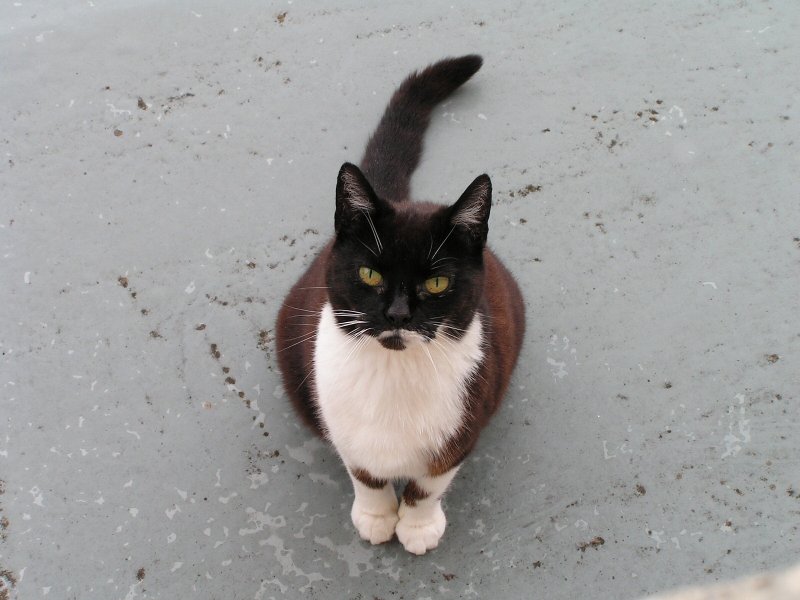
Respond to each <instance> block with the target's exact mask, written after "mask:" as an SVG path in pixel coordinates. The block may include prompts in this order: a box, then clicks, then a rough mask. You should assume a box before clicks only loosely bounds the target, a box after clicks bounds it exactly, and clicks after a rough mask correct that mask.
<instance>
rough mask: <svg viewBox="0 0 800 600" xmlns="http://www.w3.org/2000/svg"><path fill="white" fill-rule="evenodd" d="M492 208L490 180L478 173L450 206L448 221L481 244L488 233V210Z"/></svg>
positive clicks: (484, 242)
mask: <svg viewBox="0 0 800 600" xmlns="http://www.w3.org/2000/svg"><path fill="white" fill-rule="evenodd" d="M491 209H492V180H491V179H489V176H488V175H486V174H483V175H478V177H476V178H475V181H473V182H472V183H470V184H469V186H467V189H466V190H464V193H463V194H461V197H460V198H459V199H458V200H457V201H456V203H455V204H454V205H453V206H451V207H450V222H451V223H452V224H453V225H455V226H456V227H457V228H459V229H461V230H462V231H464V232H465V233H467V234H468V235H469V237H470V238H472V239H473V240H474V241H476V242H480V244H481V245H484V244H486V236H487V235H488V234H489V211H491Z"/></svg>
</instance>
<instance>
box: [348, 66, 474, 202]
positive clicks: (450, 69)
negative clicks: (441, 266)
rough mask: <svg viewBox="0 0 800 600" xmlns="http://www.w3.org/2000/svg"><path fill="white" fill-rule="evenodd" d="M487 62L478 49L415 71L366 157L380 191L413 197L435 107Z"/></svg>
mask: <svg viewBox="0 0 800 600" xmlns="http://www.w3.org/2000/svg"><path fill="white" fill-rule="evenodd" d="M482 64H483V59H482V58H481V57H480V56H478V55H477V54H468V55H467V56H461V57H459V58H446V59H444V60H441V61H439V62H437V63H434V64H432V65H430V66H429V67H427V68H425V69H423V70H422V71H419V72H415V73H412V74H411V75H409V76H408V77H407V78H406V80H405V81H404V82H403V83H402V84H401V85H400V87H399V88H397V91H395V93H394V95H393V96H392V99H391V100H390V101H389V106H387V107H386V112H385V113H383V117H382V118H381V121H380V123H378V127H377V129H376V130H375V133H373V134H372V137H371V138H370V139H369V142H368V143H367V148H366V150H365V151H364V158H362V159H361V169H362V170H363V172H364V175H366V177H367V180H368V181H369V182H370V184H372V187H373V188H374V190H375V192H376V193H377V194H378V196H380V197H381V198H383V199H385V200H390V201H395V202H400V201H403V200H406V199H408V195H409V181H410V179H411V174H412V173H413V172H414V169H416V167H417V165H418V164H419V159H420V157H421V155H422V142H423V138H424V136H425V130H426V129H427V128H428V123H429V122H430V119H431V112H432V111H433V109H434V107H435V106H436V105H437V104H438V103H439V102H441V101H442V100H444V99H445V98H447V97H448V96H449V95H450V94H452V93H453V92H454V91H455V90H456V89H457V88H458V87H459V86H460V85H461V84H462V83H464V82H465V81H467V80H468V79H469V78H470V77H472V76H473V75H474V74H475V72H476V71H477V70H478V69H480V68H481V65H482Z"/></svg>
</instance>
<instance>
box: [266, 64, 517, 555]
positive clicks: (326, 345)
mask: <svg viewBox="0 0 800 600" xmlns="http://www.w3.org/2000/svg"><path fill="white" fill-rule="evenodd" d="M481 64H482V59H481V57H479V56H474V55H470V56H464V57H460V58H451V59H446V60H443V61H440V62H438V63H435V64H433V65H431V66H429V67H427V68H426V69H424V70H422V71H420V72H418V73H413V74H411V75H410V76H409V77H408V78H407V79H406V80H405V81H404V82H403V83H402V85H401V86H400V87H399V88H398V89H397V91H396V92H395V93H394V95H393V97H392V99H391V101H390V103H389V106H388V107H387V109H386V112H385V113H384V115H383V118H382V119H381V121H380V123H379V125H378V128H377V130H376V131H375V133H374V134H373V136H372V137H371V138H370V140H369V143H368V144H367V148H366V151H365V154H364V158H363V159H362V161H361V169H359V168H358V167H356V166H355V165H353V164H349V163H346V164H344V165H343V166H342V168H341V170H340V171H339V176H338V180H337V184H336V213H335V217H334V224H335V236H334V238H333V239H332V240H331V241H330V242H329V243H328V244H327V245H326V246H325V248H323V250H322V251H321V252H320V254H319V255H318V256H317V257H316V259H315V260H314V261H313V263H312V264H311V266H310V267H309V268H308V270H307V271H306V272H305V273H304V274H303V275H302V277H300V279H299V281H298V282H297V283H296V284H295V285H294V287H293V288H292V289H291V291H290V292H289V294H288V296H287V297H286V300H285V301H284V303H283V306H282V307H281V310H280V313H279V315H278V323H277V336H276V337H277V339H276V343H277V349H278V357H279V361H278V362H279V365H280V368H281V372H282V374H283V381H284V385H285V387H286V391H287V392H288V394H289V397H290V398H291V400H292V402H293V404H294V406H295V408H296V410H297V412H298V413H299V415H300V416H301V417H302V418H303V419H304V421H305V422H306V423H307V424H308V425H309V426H310V427H311V428H312V429H313V430H314V431H315V432H316V433H317V434H318V435H320V436H322V437H324V438H325V439H327V440H328V441H330V442H331V443H332V444H333V446H334V448H335V449H336V451H337V452H338V454H339V456H340V457H341V458H342V460H343V461H344V464H345V466H346V467H347V470H348V472H349V473H350V477H351V479H352V481H353V487H354V489H355V500H354V501H353V508H352V511H351V516H352V520H353V524H354V525H355V527H356V529H357V530H358V532H359V534H360V535H361V537H362V538H364V539H365V540H369V541H370V542H371V543H373V544H379V543H382V542H386V541H388V540H390V539H391V538H392V536H393V535H394V534H395V533H396V534H397V537H398V538H399V540H400V542H402V544H403V546H404V547H405V548H406V550H408V551H409V552H413V553H415V554H424V553H425V552H426V551H427V550H430V549H432V548H435V547H436V546H437V544H438V543H439V540H440V538H441V537H442V534H443V533H444V530H445V523H446V521H445V515H444V512H443V510H442V506H441V499H442V496H443V495H444V493H445V491H446V489H447V487H448V486H449V485H450V482H451V481H452V480H453V477H455V475H456V472H457V471H458V468H459V465H460V464H461V462H462V461H463V459H464V458H465V457H466V456H467V454H468V453H469V452H470V451H471V450H472V448H473V446H474V445H475V442H476V441H477V438H478V434H479V432H480V430H481V429H482V428H483V427H484V426H485V425H486V424H487V422H488V420H489V418H490V417H491V416H492V414H493V413H494V412H495V411H496V409H497V407H498V406H499V404H500V402H501V400H502V397H503V395H504V393H505V391H506V388H507V386H508V382H509V379H510V377H511V372H512V370H513V368H514V364H515V363H516V360H517V357H518V355H519V351H520V347H521V345H522V338H523V334H524V328H525V314H524V305H523V301H522V296H521V294H520V291H519V288H518V287H517V284H516V283H515V281H514V279H513V277H512V276H511V274H510V273H509V272H508V271H507V270H506V269H505V267H504V266H503V265H502V264H501V263H500V261H499V260H498V259H497V258H496V257H495V255H494V254H493V253H492V252H491V251H490V250H489V249H488V248H486V237H487V233H488V219H489V211H490V208H491V194H492V185H491V181H490V179H489V177H488V176H487V175H480V176H479V177H478V178H477V179H475V181H473V182H472V183H471V184H470V185H469V186H468V187H467V189H466V190H465V191H464V193H463V194H462V195H461V197H460V198H459V199H458V201H457V202H456V203H455V204H453V205H452V206H443V205H438V204H433V203H428V202H411V201H410V199H409V180H410V177H411V174H412V172H413V171H414V169H415V167H416V166H417V164H418V162H419V159H420V155H421V153H422V141H423V136H424V133H425V130H426V128H427V126H428V123H429V121H430V115H431V111H432V110H433V108H434V107H435V106H436V105H437V104H438V103H439V102H441V101H442V100H444V99H445V98H446V97H447V96H449V95H450V94H451V93H452V92H453V91H454V90H455V89H456V88H458V87H459V86H460V85H461V84H463V83H464V82H465V81H467V80H468V79H469V78H470V77H471V76H472V75H473V74H474V73H475V72H476V71H477V70H478V69H479V68H480V67H481ZM395 480H404V481H407V482H408V483H407V485H406V487H405V489H404V491H403V493H402V499H401V501H400V503H398V499H397V496H396V494H395V490H394V486H393V483H392V482H393V481H395Z"/></svg>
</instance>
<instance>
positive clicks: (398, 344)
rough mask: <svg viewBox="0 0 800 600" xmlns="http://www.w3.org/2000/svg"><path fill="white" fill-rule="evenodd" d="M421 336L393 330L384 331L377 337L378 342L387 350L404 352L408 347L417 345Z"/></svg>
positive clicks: (410, 332)
mask: <svg viewBox="0 0 800 600" xmlns="http://www.w3.org/2000/svg"><path fill="white" fill-rule="evenodd" d="M422 338H423V336H421V335H420V334H418V333H414V332H412V331H405V330H402V329H395V330H394V331H384V332H383V333H381V334H380V335H379V336H378V342H380V344H381V346H383V347H384V348H386V349H387V350H405V349H406V348H407V347H408V346H411V345H412V344H415V343H418V342H420V341H421V340H422Z"/></svg>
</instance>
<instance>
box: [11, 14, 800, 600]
mask: <svg viewBox="0 0 800 600" xmlns="http://www.w3.org/2000/svg"><path fill="white" fill-rule="evenodd" d="M648 4H649V3H645V2H638V1H636V2H633V1H631V2H615V3H589V2H556V1H547V2H544V1H543V2H537V3H522V2H517V3H500V2H492V3H489V2H477V1H470V2H461V3H454V4H453V5H451V4H449V3H436V2H424V1H422V0H409V1H406V2H403V3H397V4H393V5H391V6H390V5H387V4H385V3H382V2H377V1H376V2H372V3H365V2H363V1H353V0H344V1H340V2H337V3H336V4H335V6H334V4H333V3H330V4H329V3H326V4H324V5H323V4H322V3H312V2H304V1H301V0H294V1H293V2H291V1H290V2H271V3H269V2H265V3H255V2H226V3H213V2H209V1H208V0H198V1H196V2H195V1H193V2H162V3H154V2H133V1H131V0H123V1H120V2H114V3H109V2H101V1H100V0H94V1H91V0H89V1H76V2H34V1H30V0H20V1H19V2H6V3H4V4H3V6H2V7H0V56H2V59H0V60H1V61H2V71H0V83H2V90H3V100H2V105H3V110H2V112H0V140H1V141H2V149H3V156H2V163H1V164H0V257H1V260H0V277H1V278H2V285H0V306H2V311H0V338H1V339H0V342H1V343H2V348H1V349H2V361H1V362H0V371H1V373H2V375H1V376H0V388H1V389H2V394H1V395H0V411H1V412H0V417H1V418H0V479H2V481H3V484H2V488H0V492H1V493H2V495H0V510H2V513H0V534H1V536H0V537H1V538H2V539H1V540H0V572H1V573H0V597H2V598H4V599H5V598H10V599H14V598H19V599H28V598H40V597H48V598H57V599H62V598H64V599H71V598H79V599H83V598H102V599H108V598H119V599H122V598H126V599H132V598H164V599H171V598H219V599H221V598H235V599H239V598H241V599H245V598H246V599H251V598H252V599H254V600H256V599H268V598H282V597H286V598H297V597H301V596H302V597H310V598H311V597H313V598H381V599H384V600H388V599H390V598H396V599H399V598H405V599H417V598H419V599H422V598H468V597H473V596H474V597H476V598H523V597H524V598H556V599H560V598H563V599H568V598H579V597H592V598H621V599H628V598H635V597H637V596H640V595H643V594H647V593H652V592H656V591H660V590H664V589H668V588H671V587H673V586H676V585H683V584H689V583H704V582H705V583H709V582H713V581H717V580H726V579H730V578H733V577H735V576H740V575H743V574H746V573H750V572H754V571H757V570H760V569H765V568H773V567H776V568H777V567H782V566H785V565H788V564H789V563H791V562H792V561H794V560H796V558H797V556H798V555H800V535H799V533H798V524H799V523H800V458H799V456H800V453H799V452H798V445H799V444H798V430H799V429H798V428H799V427H800V416H799V415H798V409H797V403H798V400H800V360H799V359H798V356H800V322H799V320H798V315H800V300H799V298H800V293H799V292H800V283H799V282H798V275H800V240H799V239H798V238H800V202H798V199H800V194H798V192H800V189H799V186H798V177H797V173H798V169H799V168H800V160H799V159H800V152H798V150H799V149H800V148H798V145H796V144H795V142H796V141H797V137H798V135H797V134H798V123H800V113H798V101H799V98H798V94H799V93H800V80H798V78H797V73H800V43H798V42H799V41H800V38H798V35H797V32H798V31H800V9H798V7H797V5H796V3H793V2H773V3H766V2H715V3H711V2H703V3H698V2H688V1H687V2H662V3H652V5H648ZM466 52H479V53H481V54H483V55H484V57H485V66H484V69H483V70H482V71H481V72H480V73H479V74H478V75H477V76H476V78H475V80H474V81H473V82H471V83H470V84H469V85H468V86H467V87H466V88H465V89H464V90H463V91H462V93H460V94H459V95H458V96H457V97H455V98H453V99H452V101H450V102H449V103H447V104H446V105H444V106H442V107H440V109H439V110H438V111H437V112H436V114H435V117H434V119H433V124H432V128H431V132H430V135H429V138H428V144H427V149H426V155H425V159H424V164H423V165H422V167H421V169H420V171H419V173H418V175H417V176H416V178H415V180H414V189H415V191H416V195H417V197H420V198H426V199H434V200H438V201H442V202H447V201H453V199H454V198H455V197H456V196H457V195H458V194H459V193H460V192H461V191H462V189H463V188H464V187H465V186H466V184H467V183H468V182H469V181H471V180H472V178H473V177H474V176H475V175H477V174H478V173H481V172H484V171H486V172H488V173H489V174H491V176H492V178H493V181H494V187H495V190H496V193H495V206H494V209H493V214H492V220H491V231H490V243H491V246H492V247H493V248H494V249H495V250H496V251H497V252H498V254H500V255H501V256H502V257H504V258H505V260H506V262H507V264H508V265H509V266H510V267H511V268H512V269H513V271H514V272H515V274H516V276H517V277H518V279H519V281H520V283H521V285H522V287H523V289H524V291H525V296H526V300H527V306H528V328H529V334H528V338H527V342H526V345H525V348H524V352H523V356H522V359H521V361H520V364H519V366H518V369H517V372H516V376H515V380H514V382H513V385H512V389H511V392H510V393H509V395H508V397H507V399H506V403H505V405H504V408H503V409H502V410H501V412H500V413H499V414H498V415H497V417H496V419H495V420H494V422H493V424H492V425H491V427H490V428H489V429H488V430H487V431H486V432H485V434H484V436H483V437H482V440H481V442H480V445H479V447H478V448H477V450H476V451H475V453H474V454H473V455H472V456H471V457H470V458H469V460H468V461H467V463H466V465H465V467H464V468H463V469H462V471H461V473H460V475H459V477H458V479H457V481H456V482H455V484H454V486H453V488H452V491H451V493H450V495H449V496H448V498H447V509H448V515H449V528H448V530H447V533H446V534H445V537H444V539H443V541H442V545H441V546H440V548H438V549H437V550H435V551H434V552H432V553H429V554H428V555H426V556H424V557H421V558H418V557H414V556H410V555H408V554H406V553H405V552H404V551H403V550H402V548H401V547H400V546H399V544H398V543H397V542H393V543H390V544H388V545H384V546H380V547H370V546H369V545H367V544H365V543H363V542H361V541H360V540H359V539H358V537H357V535H356V534H355V532H354V530H353V527H352V526H351V524H350V522H349V516H348V515H349V504H350V501H351V491H350V486H349V482H348V478H347V476H346V473H345V472H344V470H343V468H342V466H341V465H340V464H339V462H338V460H337V458H336V456H335V455H334V454H333V452H332V451H331V450H330V449H329V448H327V447H326V446H324V445H323V444H322V443H320V442H318V441H316V440H314V439H312V437H311V436H310V434H309V432H308V431H306V430H305V429H303V428H302V427H301V426H300V425H299V424H298V422H297V420H296V419H295V418H294V416H293V415H292V414H291V412H290V410H289V407H288V404H287V401H286V398H285V396H284V395H283V392H282V391H281V387H280V381H279V377H278V373H277V372H276V366H275V354H274V348H273V341H272V330H273V320H274V317H275V314H276V310H277V306H278V304H279V302H280V300H281V298H282V296H283V294H284V293H285V292H286V290H287V289H288V287H289V286H290V285H291V283H292V282H293V280H294V279H295V278H296V277H297V276H298V275H299V273H300V272H301V270H302V269H303V268H304V266H305V265H306V264H307V263H308V262H309V260H310V259H311V257H312V256H313V255H314V253H315V251H316V250H317V249H319V248H320V246H321V245H322V244H323V243H324V241H325V240H326V239H327V237H328V236H329V235H330V233H331V231H332V221H333V188H334V181H335V175H336V172H337V169H338V167H339V165H340V164H341V163H342V162H343V161H345V160H357V159H358V158H359V157H360V153H361V150H362V147H363V144H364V143H365V140H366V137H367V135H368V134H369V132H370V131H371V128H372V127H373V126H374V125H375V123H376V122H377V119H378V117H379V115H380V113H381V111H382V109H383V107H384V105H385V103H386V101H387V99H388V97H389V94H390V93H391V91H392V89H393V86H395V85H396V84H397V83H398V82H399V81H400V80H401V79H402V78H403V77H404V76H405V74H406V73H407V72H408V71H410V70H412V69H415V68H418V67H421V66H424V65H426V64H427V63H429V62H431V61H433V60H436V59H438V58H441V57H443V56H446V55H455V54H461V53H466ZM597 538H602V540H603V541H604V543H603V544H600V543H599V540H597ZM592 540H595V544H593V545H591V544H590V545H589V546H586V544H587V543H588V542H591V541H592Z"/></svg>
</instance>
